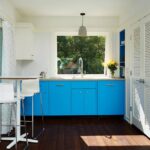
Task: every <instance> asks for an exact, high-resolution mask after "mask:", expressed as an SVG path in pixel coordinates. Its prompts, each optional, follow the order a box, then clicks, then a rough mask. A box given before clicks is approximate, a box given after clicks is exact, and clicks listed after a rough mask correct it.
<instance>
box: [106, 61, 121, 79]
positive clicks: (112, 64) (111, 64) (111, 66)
mask: <svg viewBox="0 0 150 150" xmlns="http://www.w3.org/2000/svg"><path fill="white" fill-rule="evenodd" d="M106 65H107V67H108V69H109V70H110V73H111V77H112V78H114V74H115V71H116V70H117V66H118V63H117V62H116V61H115V60H110V61H108V62H107V63H106Z"/></svg>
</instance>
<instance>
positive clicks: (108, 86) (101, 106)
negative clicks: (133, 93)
mask: <svg viewBox="0 0 150 150" xmlns="http://www.w3.org/2000/svg"><path fill="white" fill-rule="evenodd" d="M124 113H125V82H124V80H114V81H112V80H110V81H109V80H108V81H99V82H98V114H99V115H124Z"/></svg>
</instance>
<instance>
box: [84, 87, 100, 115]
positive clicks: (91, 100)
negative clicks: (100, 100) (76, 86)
mask: <svg viewBox="0 0 150 150" xmlns="http://www.w3.org/2000/svg"><path fill="white" fill-rule="evenodd" d="M84 108H85V114H86V115H97V113H98V112H97V90H96V89H85V90H84Z"/></svg>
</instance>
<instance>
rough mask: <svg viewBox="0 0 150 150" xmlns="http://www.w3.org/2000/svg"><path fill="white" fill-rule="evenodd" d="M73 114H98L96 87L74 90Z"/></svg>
mask: <svg viewBox="0 0 150 150" xmlns="http://www.w3.org/2000/svg"><path fill="white" fill-rule="evenodd" d="M71 104H72V115H97V92H96V89H73V90H72V103H71Z"/></svg>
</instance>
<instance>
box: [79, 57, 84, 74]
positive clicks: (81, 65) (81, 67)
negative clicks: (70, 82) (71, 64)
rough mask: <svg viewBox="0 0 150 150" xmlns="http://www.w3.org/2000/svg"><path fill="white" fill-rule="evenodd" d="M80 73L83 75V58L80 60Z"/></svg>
mask: <svg viewBox="0 0 150 150" xmlns="http://www.w3.org/2000/svg"><path fill="white" fill-rule="evenodd" d="M78 73H80V74H81V75H83V59H82V57H80V58H79V67H78Z"/></svg>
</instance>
